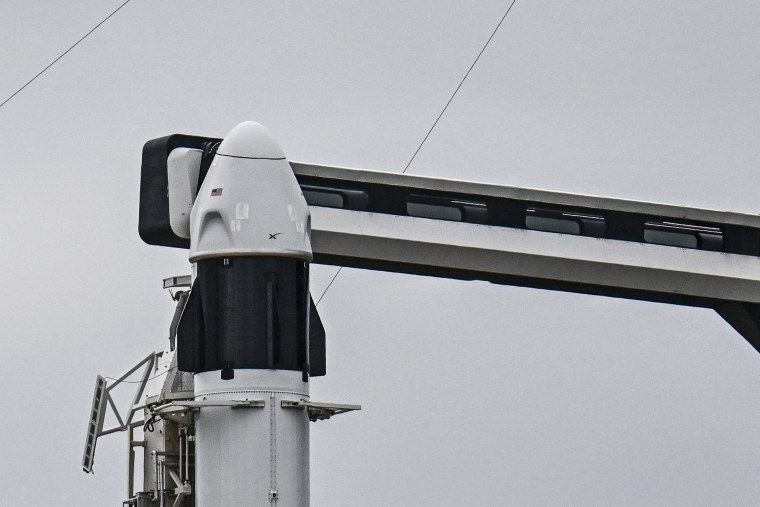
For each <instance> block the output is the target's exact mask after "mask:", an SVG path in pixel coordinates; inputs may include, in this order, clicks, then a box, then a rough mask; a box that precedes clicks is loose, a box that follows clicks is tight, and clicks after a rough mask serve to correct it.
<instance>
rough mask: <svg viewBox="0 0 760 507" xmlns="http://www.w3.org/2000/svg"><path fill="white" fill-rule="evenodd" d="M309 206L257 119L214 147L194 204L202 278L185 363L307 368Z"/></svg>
mask: <svg viewBox="0 0 760 507" xmlns="http://www.w3.org/2000/svg"><path fill="white" fill-rule="evenodd" d="M310 220H311V219H310V215H309V207H308V205H307V204H306V201H305V199H304V197H303V194H302V192H301V189H300V187H299V186H298V182H297V181H296V178H295V176H294V175H293V171H292V169H291V168H290V164H289V163H288V161H287V159H286V158H285V154H284V153H283V151H282V149H281V148H280V146H279V145H278V143H277V142H276V141H275V140H274V138H273V137H272V136H271V135H270V134H269V132H268V131H267V130H266V129H265V128H264V127H262V126H261V125H259V124H258V123H254V122H245V123H241V124H240V125H238V126H236V127H235V128H234V129H232V131H231V132H230V133H229V134H228V135H227V136H226V137H225V138H224V140H223V141H222V142H221V144H220V145H219V146H218V149H217V150H216V154H215V155H213V160H212V162H211V164H210V167H209V168H208V173H207V174H206V176H205V178H204V180H203V183H202V185H201V186H200V188H199V189H198V193H197V197H196V198H195V201H194V204H193V206H192V211H191V213H190V261H191V262H192V263H194V264H195V267H196V277H195V281H194V283H193V288H192V291H191V293H190V300H189V301H188V303H187V306H186V307H185V311H184V312H183V314H182V318H181V320H180V322H179V327H178V333H177V338H178V365H179V369H180V370H183V371H192V372H195V373H199V372H204V371H215V370H220V371H221V374H220V378H222V379H225V380H229V379H232V378H233V377H234V375H235V373H234V372H235V370H239V369H277V370H292V371H299V372H301V376H302V379H303V381H304V382H306V380H307V378H308V374H309V340H308V336H309V314H310V311H309V310H310V298H309V261H311V259H312V252H311V239H310V234H311V231H310Z"/></svg>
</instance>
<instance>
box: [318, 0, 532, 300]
mask: <svg viewBox="0 0 760 507" xmlns="http://www.w3.org/2000/svg"><path fill="white" fill-rule="evenodd" d="M516 1H517V0H512V3H510V4H509V7H507V12H505V13H504V15H503V16H502V17H501V19H500V20H499V24H497V25H496V28H494V30H493V32H492V33H491V36H490V37H489V38H488V40H487V41H486V43H485V44H484V45H483V48H482V49H481V50H480V53H478V56H477V57H475V61H474V62H472V65H470V68H469V69H467V72H466V73H465V75H464V77H463V78H462V80H461V81H460V82H459V85H458V86H457V88H456V90H454V93H452V94H451V97H450V98H449V101H448V102H446V105H445V106H443V109H442V110H441V114H439V115H438V118H436V119H435V122H433V126H432V127H430V130H428V132H427V134H425V138H424V139H423V140H422V142H421V143H420V145H419V146H417V150H416V151H415V152H414V155H412V158H410V159H409V162H408V163H407V164H406V167H404V170H403V171H401V174H404V173H406V170H407V169H409V166H410V165H412V161H414V157H416V156H417V153H419V152H420V149H422V145H423V144H425V141H427V139H428V137H430V133H431V132H433V129H434V128H435V126H436V125H438V121H439V120H440V119H441V117H442V116H443V113H445V112H446V109H448V107H449V104H451V101H452V100H454V97H455V96H456V94H457V92H458V91H459V89H460V88H461V87H462V85H463V84H464V81H465V79H467V76H469V75H470V72H471V71H472V69H473V68H474V67H475V64H476V63H478V60H480V55H482V54H483V52H484V51H485V50H486V48H487V47H488V44H490V43H491V39H493V37H494V35H496V32H498V31H499V27H500V26H501V24H502V23H504V20H505V19H507V15H508V14H509V11H511V10H512V7H513V6H514V5H515V2H516ZM342 270H343V266H341V267H340V268H338V271H336V272H335V276H333V277H332V280H330V283H328V284H327V288H326V289H325V290H324V292H322V295H321V296H319V299H318V300H317V303H316V304H315V305H314V307H315V308H316V307H317V306H319V302H320V301H322V298H323V297H325V294H327V291H328V290H330V287H332V284H333V282H334V281H335V279H336V278H338V275H339V274H340V272H341V271H342Z"/></svg>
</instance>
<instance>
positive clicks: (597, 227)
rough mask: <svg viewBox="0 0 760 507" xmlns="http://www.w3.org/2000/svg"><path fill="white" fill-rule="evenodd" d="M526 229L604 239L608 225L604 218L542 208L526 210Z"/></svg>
mask: <svg viewBox="0 0 760 507" xmlns="http://www.w3.org/2000/svg"><path fill="white" fill-rule="evenodd" d="M525 227H527V228H528V229H531V230H534V231H544V232H557V233H560V234H575V235H583V236H593V237H597V238H600V237H604V233H605V231H606V224H605V221H604V217H602V216H598V215H589V214H587V213H577V212H573V211H559V210H549V209H541V208H528V209H527V210H526V212H525Z"/></svg>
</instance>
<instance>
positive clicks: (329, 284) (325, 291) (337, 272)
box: [314, 266, 343, 308]
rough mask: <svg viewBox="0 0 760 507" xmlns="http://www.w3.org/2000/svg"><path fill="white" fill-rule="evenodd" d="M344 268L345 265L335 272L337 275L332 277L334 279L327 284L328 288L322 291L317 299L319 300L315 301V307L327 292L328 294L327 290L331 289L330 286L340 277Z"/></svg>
mask: <svg viewBox="0 0 760 507" xmlns="http://www.w3.org/2000/svg"><path fill="white" fill-rule="evenodd" d="M342 270H343V266H341V267H339V268H338V271H336V272H335V276H333V277H332V280H330V283H328V284H327V288H326V289H325V290H324V291H323V292H322V295H321V296H319V299H317V302H316V303H314V308H316V307H318V306H319V302H320V301H322V298H323V297H325V294H327V291H328V290H330V286H331V285H332V284H333V282H334V281H335V279H336V278H338V275H339V274H340V272H341V271H342Z"/></svg>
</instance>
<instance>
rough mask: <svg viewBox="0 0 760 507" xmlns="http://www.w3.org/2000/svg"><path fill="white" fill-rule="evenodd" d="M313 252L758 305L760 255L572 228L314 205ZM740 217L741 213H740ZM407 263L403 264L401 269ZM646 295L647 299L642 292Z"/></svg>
mask: <svg viewBox="0 0 760 507" xmlns="http://www.w3.org/2000/svg"><path fill="white" fill-rule="evenodd" d="M311 212H312V243H313V249H314V255H315V257H320V256H335V257H339V258H340V259H342V260H343V261H344V262H345V263H346V264H349V265H351V260H352V259H354V260H356V264H357V265H359V266H360V267H362V265H363V264H364V265H369V264H372V263H376V264H375V265H376V266H380V268H381V269H382V267H383V266H386V269H388V270H390V271H394V270H400V271H404V268H407V269H409V270H411V271H412V272H414V271H415V270H418V271H420V272H421V271H422V268H426V269H427V268H436V269H440V270H446V271H448V272H457V271H458V272H465V273H469V274H470V276H471V277H472V278H475V279H484V280H491V281H497V279H498V278H500V277H520V278H522V279H526V278H527V279H530V280H532V281H534V282H536V283H540V282H542V281H543V282H546V283H547V284H552V283H557V282H560V283H567V284H570V285H571V286H572V285H576V286H579V287H580V286H593V287H595V288H596V290H597V292H598V293H603V292H604V290H605V288H608V289H610V290H613V289H615V290H618V289H622V290H629V291H645V292H648V293H651V294H652V295H653V297H652V299H655V298H654V296H656V295H658V294H659V295H663V296H668V297H695V298H704V299H719V300H729V301H743V302H751V303H760V258H758V257H753V256H747V255H735V254H727V253H722V252H708V251H701V250H693V249H685V248H674V247H670V246H660V245H650V244H643V243H635V242H624V241H616V240H608V239H600V238H589V237H580V236H574V235H567V234H557V233H547V232H539V231H530V230H522V229H510V228H505V227H493V226H488V225H478V224H467V223H460V222H448V221H443V220H431V219H426V218H415V217H405V216H395V215H384V214H378V213H368V212H361V211H347V210H342V209H333V208H322V207H312V208H311ZM737 220H738V219H737ZM399 268H401V269H399ZM643 299H647V298H643Z"/></svg>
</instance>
